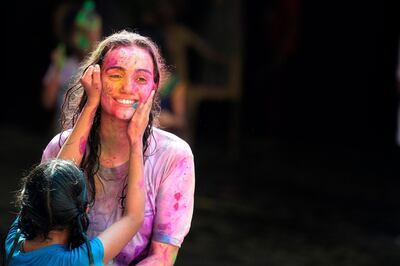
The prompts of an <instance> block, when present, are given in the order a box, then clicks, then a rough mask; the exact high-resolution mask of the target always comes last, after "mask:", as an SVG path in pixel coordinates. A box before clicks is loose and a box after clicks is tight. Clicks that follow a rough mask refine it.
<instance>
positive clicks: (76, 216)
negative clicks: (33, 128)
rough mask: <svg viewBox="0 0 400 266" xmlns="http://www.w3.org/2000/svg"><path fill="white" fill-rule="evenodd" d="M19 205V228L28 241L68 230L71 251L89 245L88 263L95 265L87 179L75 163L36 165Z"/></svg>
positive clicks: (57, 162)
mask: <svg viewBox="0 0 400 266" xmlns="http://www.w3.org/2000/svg"><path fill="white" fill-rule="evenodd" d="M16 202H17V208H18V210H19V221H18V229H19V232H20V234H22V235H23V236H24V237H25V238H26V239H27V240H32V239H34V238H36V237H41V238H43V239H49V232H50V231H52V230H68V232H69V243H68V244H69V245H68V246H69V248H71V249H72V248H75V247H77V246H79V245H81V244H82V243H85V242H86V245H87V248H88V256H89V261H90V262H91V264H92V263H93V256H92V253H91V247H90V243H89V241H88V238H87V236H86V230H87V228H88V226H89V219H88V216H87V213H86V210H87V207H88V197H87V190H86V177H85V175H84V173H83V172H82V171H81V170H80V169H79V168H78V167H77V166H76V165H75V164H74V163H73V162H71V161H67V160H60V159H53V160H49V161H47V162H44V163H42V164H40V165H38V166H36V167H35V168H34V169H33V170H32V171H31V172H30V173H29V174H28V175H27V176H26V177H25V178H23V183H22V189H21V191H20V192H19V193H18V195H17V201H16ZM20 234H18V235H17V237H16V238H19V235H20ZM15 242H17V241H15ZM11 255H12V254H11Z"/></svg>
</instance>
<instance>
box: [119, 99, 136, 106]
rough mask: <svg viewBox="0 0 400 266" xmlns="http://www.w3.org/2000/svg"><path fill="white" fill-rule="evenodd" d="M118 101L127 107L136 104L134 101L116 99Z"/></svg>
mask: <svg viewBox="0 0 400 266" xmlns="http://www.w3.org/2000/svg"><path fill="white" fill-rule="evenodd" d="M116 101H117V102H119V103H122V104H126V105H132V104H134V103H135V101H134V100H126V99H116Z"/></svg>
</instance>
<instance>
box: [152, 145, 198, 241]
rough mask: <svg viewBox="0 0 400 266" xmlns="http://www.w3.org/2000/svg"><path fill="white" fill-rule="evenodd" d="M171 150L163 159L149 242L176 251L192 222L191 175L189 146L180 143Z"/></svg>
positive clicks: (192, 177)
mask: <svg viewBox="0 0 400 266" xmlns="http://www.w3.org/2000/svg"><path fill="white" fill-rule="evenodd" d="M172 146H173V147H170V148H169V149H168V151H167V152H166V154H165V155H164V156H165V160H166V168H165V171H164V176H163V178H162V179H161V183H160V186H159V189H158V193H157V197H156V215H155V220H154V227H153V238H152V239H153V240H155V241H158V242H162V243H166V244H171V245H174V246H178V247H180V246H181V244H182V242H183V239H184V238H185V236H186V235H187V233H188V232H189V229H190V225H191V221H192V215H193V204H194V186H195V173H194V161H193V154H192V151H191V150H190V147H189V145H187V144H186V143H185V142H183V141H182V142H178V143H175V144H173V145H172Z"/></svg>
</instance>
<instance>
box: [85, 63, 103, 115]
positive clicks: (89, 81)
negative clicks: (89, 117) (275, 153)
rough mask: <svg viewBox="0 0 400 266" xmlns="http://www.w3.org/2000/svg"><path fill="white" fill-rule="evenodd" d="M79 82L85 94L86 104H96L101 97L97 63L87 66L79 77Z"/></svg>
mask: <svg viewBox="0 0 400 266" xmlns="http://www.w3.org/2000/svg"><path fill="white" fill-rule="evenodd" d="M81 83H82V85H83V87H84V88H85V92H86V94H87V102H86V104H88V105H92V106H96V107H97V106H98V105H99V103H100V98H101V90H102V85H101V76H100V66H99V65H98V64H96V65H92V66H89V67H88V68H87V69H86V71H85V73H83V75H82V77H81Z"/></svg>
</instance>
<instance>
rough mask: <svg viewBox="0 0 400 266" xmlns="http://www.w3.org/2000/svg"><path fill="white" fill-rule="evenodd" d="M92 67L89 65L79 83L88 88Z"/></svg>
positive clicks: (90, 83)
mask: <svg viewBox="0 0 400 266" xmlns="http://www.w3.org/2000/svg"><path fill="white" fill-rule="evenodd" d="M93 68H94V67H93V66H89V67H88V68H87V69H86V70H85V72H84V73H83V75H82V77H81V83H82V85H83V86H84V87H85V88H88V87H90V86H91V85H92V74H93Z"/></svg>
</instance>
